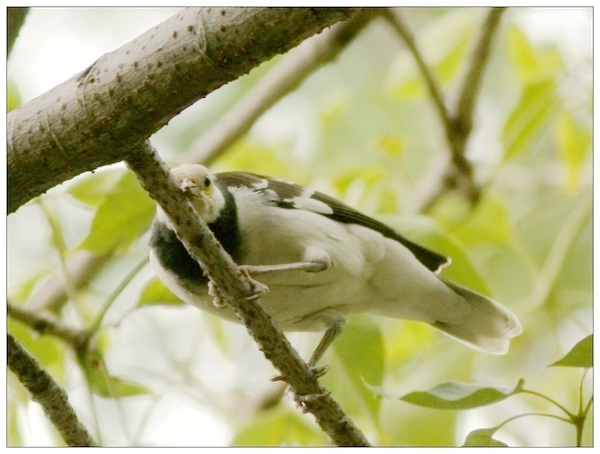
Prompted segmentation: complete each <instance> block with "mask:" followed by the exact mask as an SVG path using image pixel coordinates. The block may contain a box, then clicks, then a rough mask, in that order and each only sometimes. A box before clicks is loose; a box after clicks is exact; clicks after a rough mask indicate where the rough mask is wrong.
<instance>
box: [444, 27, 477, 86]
mask: <svg viewBox="0 0 600 454" xmlns="http://www.w3.org/2000/svg"><path fill="white" fill-rule="evenodd" d="M470 43H471V37H470V32H469V36H464V37H461V39H459V40H458V42H457V43H456V46H455V47H453V48H452V49H451V50H450V52H449V53H448V54H447V55H445V56H444V58H443V59H442V60H440V61H439V62H438V63H437V64H436V65H435V73H436V74H437V76H438V78H439V80H440V81H441V82H442V83H447V82H449V81H451V80H452V78H454V76H456V74H457V73H458V70H459V68H460V66H461V63H462V62H463V61H464V58H465V55H466V54H467V50H468V49H469V45H470Z"/></svg>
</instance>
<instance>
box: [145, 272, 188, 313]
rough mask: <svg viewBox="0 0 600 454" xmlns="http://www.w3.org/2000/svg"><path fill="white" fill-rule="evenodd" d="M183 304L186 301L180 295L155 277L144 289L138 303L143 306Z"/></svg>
mask: <svg viewBox="0 0 600 454" xmlns="http://www.w3.org/2000/svg"><path fill="white" fill-rule="evenodd" d="M183 304H185V303H184V302H183V301H181V300H180V299H179V297H178V296H176V295H175V294H174V293H173V292H172V291H171V290H169V289H168V288H167V286H166V285H165V284H163V283H162V281H161V280H160V279H159V278H157V277H155V278H153V279H152V280H151V281H150V282H148V284H147V285H146V287H144V289H143V290H142V294H141V295H140V299H139V300H138V304H137V305H138V307H141V306H153V305H163V306H180V305H183Z"/></svg>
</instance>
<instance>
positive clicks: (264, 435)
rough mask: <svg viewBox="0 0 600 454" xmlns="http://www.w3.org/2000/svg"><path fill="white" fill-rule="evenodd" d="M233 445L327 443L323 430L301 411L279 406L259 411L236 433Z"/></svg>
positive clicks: (310, 444)
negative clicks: (318, 428)
mask: <svg viewBox="0 0 600 454" xmlns="http://www.w3.org/2000/svg"><path fill="white" fill-rule="evenodd" d="M231 445H232V446H262V447H264V446H327V445H329V442H328V440H327V438H326V437H325V435H324V434H323V432H321V431H320V430H315V428H314V427H313V426H311V425H310V424H309V423H308V420H307V419H306V418H303V417H302V416H301V415H299V414H298V412H296V411H294V410H291V409H289V408H286V407H284V406H282V405H279V406H277V407H276V408H274V409H272V410H271V411H266V412H261V413H258V414H257V415H256V416H255V417H253V418H252V419H251V420H250V422H249V423H248V425H247V426H246V427H244V429H242V430H241V431H240V432H239V433H238V434H236V435H235V437H234V439H233V440H232V442H231Z"/></svg>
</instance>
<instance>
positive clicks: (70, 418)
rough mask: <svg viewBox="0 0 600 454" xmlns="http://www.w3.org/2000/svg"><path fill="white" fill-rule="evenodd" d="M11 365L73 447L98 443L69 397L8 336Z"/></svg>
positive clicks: (68, 443) (66, 441)
mask: <svg viewBox="0 0 600 454" xmlns="http://www.w3.org/2000/svg"><path fill="white" fill-rule="evenodd" d="M7 344H8V355H7V356H8V367H9V368H10V370H11V371H12V372H13V373H14V374H15V375H16V376H17V378H18V379H19V381H20V382H21V383H22V384H23V386H24V387H25V388H26V389H27V390H28V391H29V393H30V394H31V398H32V399H33V400H35V401H36V402H38V403H39V404H40V405H41V406H42V408H43V409H44V412H45V413H46V416H48V418H49V419H50V421H52V424H53V425H54V427H56V429H57V430H58V431H59V433H60V434H61V436H62V437H63V440H64V441H65V443H66V444H67V445H69V446H97V444H96V442H95V441H94V439H93V438H92V436H91V435H90V434H89V433H88V431H87V429H86V428H85V427H84V426H83V425H82V424H81V423H80V422H79V420H78V419H77V415H76V414H75V410H73V407H71V405H70V404H69V398H68V397H67V395H66V393H65V392H64V391H63V390H62V388H61V387H60V386H58V385H57V384H56V382H55V381H54V380H53V379H52V377H51V376H50V375H48V373H47V372H46V371H44V369H42V368H41V367H40V365H39V364H38V363H37V361H36V360H35V359H34V358H33V357H32V356H31V355H29V354H28V353H27V352H26V351H25V350H24V349H23V348H22V347H21V345H20V344H19V343H18V342H17V340H16V339H15V338H14V337H12V336H11V335H10V334H9V335H8V341H7Z"/></svg>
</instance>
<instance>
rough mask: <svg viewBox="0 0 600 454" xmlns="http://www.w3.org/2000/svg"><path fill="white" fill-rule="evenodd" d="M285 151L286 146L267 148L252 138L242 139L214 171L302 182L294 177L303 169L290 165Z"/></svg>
mask: <svg viewBox="0 0 600 454" xmlns="http://www.w3.org/2000/svg"><path fill="white" fill-rule="evenodd" d="M284 149H285V147H284V146H279V147H273V146H267V145H265V144H262V143H260V142H257V141H255V140H252V139H250V138H242V139H240V140H238V141H237V142H235V143H234V144H233V145H231V147H230V148H229V150H228V151H227V153H224V154H222V155H221V156H220V157H219V159H218V160H217V161H216V162H215V166H214V170H215V171H222V170H244V171H247V172H254V173H258V174H261V175H267V176H276V177H280V178H287V179H290V180H294V181H296V182H300V181H301V179H302V178H301V177H298V176H296V177H295V178H294V175H295V173H300V172H301V168H300V167H298V166H297V165H294V164H293V163H290V160H291V158H290V157H289V153H284V152H283V151H284Z"/></svg>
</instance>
